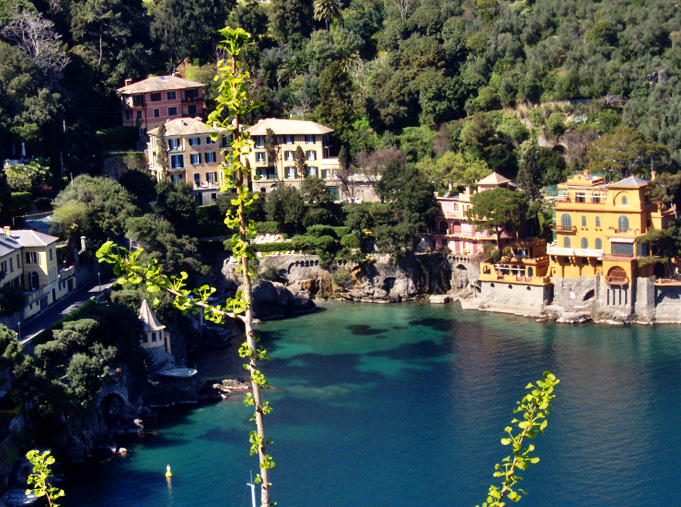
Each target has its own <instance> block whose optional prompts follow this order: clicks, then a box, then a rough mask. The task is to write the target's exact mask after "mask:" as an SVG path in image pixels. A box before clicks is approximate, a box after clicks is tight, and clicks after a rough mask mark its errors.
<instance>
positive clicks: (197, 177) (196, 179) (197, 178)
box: [194, 173, 201, 188]
mask: <svg viewBox="0 0 681 507" xmlns="http://www.w3.org/2000/svg"><path fill="white" fill-rule="evenodd" d="M200 186H201V174H199V173H194V188H198V187H200Z"/></svg>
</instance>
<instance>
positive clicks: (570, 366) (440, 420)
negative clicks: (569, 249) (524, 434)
mask: <svg viewBox="0 0 681 507" xmlns="http://www.w3.org/2000/svg"><path fill="white" fill-rule="evenodd" d="M324 306H325V307H326V311H322V312H319V313H316V314H312V315H307V316H303V317H298V318H296V319H291V320H284V321H278V322H270V323H266V324H264V325H262V326H261V327H260V332H261V335H262V342H263V343H264V344H265V346H266V347H267V348H268V350H269V351H270V354H271V356H272V357H273V360H272V361H271V362H269V363H268V364H267V366H266V373H267V375H268V377H269V379H270V382H271V383H272V385H273V386H274V387H275V388H274V389H272V390H271V391H269V392H267V398H268V399H269V400H270V401H271V403H272V405H273V406H274V408H275V413H274V414H273V415H272V416H271V417H269V418H268V420H267V425H268V433H269V436H271V437H272V438H273V440H274V445H273V446H271V447H270V449H269V450H270V452H271V454H272V456H273V458H274V460H275V461H276V463H277V466H276V468H275V469H274V471H273V473H272V482H273V487H272V494H273V499H274V500H275V501H277V502H278V505H280V506H296V507H303V506H332V507H335V506H339V507H340V506H364V505H371V506H386V507H387V506H414V507H416V506H444V505H452V506H474V505H476V504H480V503H481V502H482V501H484V500H485V498H486V491H487V488H488V487H489V484H491V483H492V481H494V479H493V477H492V472H493V466H494V464H495V463H496V462H498V461H500V460H501V459H502V458H503V457H504V456H506V454H505V452H506V450H507V448H504V447H502V446H501V445H500V443H499V440H500V438H502V437H503V436H504V435H503V428H504V427H505V426H507V425H508V423H509V422H510V420H511V419H512V417H513V413H512V410H513V407H514V406H515V402H516V401H517V400H519V399H520V398H521V397H522V395H523V388H524V386H525V385H526V384H527V383H528V382H531V381H535V380H537V379H538V378H540V376H541V373H542V371H544V370H550V371H552V372H554V373H555V374H556V375H557V376H558V377H559V378H560V379H561V384H560V385H559V386H558V388H557V396H558V397H557V399H556V402H555V407H554V409H553V411H552V412H551V415H550V417H549V426H548V428H547V430H546V432H547V435H546V437H543V438H539V439H537V440H536V441H535V442H534V443H535V445H536V447H537V455H538V456H540V458H541V461H540V463H539V464H537V465H534V466H531V467H530V469H529V470H527V471H526V472H524V473H523V474H522V475H523V476H524V477H525V480H524V481H523V484H522V487H524V488H525V489H527V490H528V492H529V495H528V497H526V498H524V499H523V500H522V504H523V505H528V506H530V505H531V506H535V507H540V506H541V507H543V506H547V507H548V506H552V507H553V506H593V507H601V506H602V507H606V506H607V507H612V506H619V507H626V506H632V507H633V506H636V507H641V506H663V505H664V506H667V505H678V504H679V501H678V492H677V491H678V486H679V485H680V484H681V480H680V479H679V473H678V471H677V470H676V464H677V463H679V461H680V458H681V443H680V442H681V439H679V438H678V436H677V432H678V431H679V429H681V403H680V402H681V340H679V328H678V327H672V326H670V327H655V328H653V327H630V328H607V327H599V326H593V325H583V326H564V325H557V324H555V323H537V322H534V321H531V320H527V319H522V318H516V317H511V316H499V315H493V314H484V313H478V312H463V311H461V310H460V309H458V307H455V306H451V305H448V306H432V307H431V306H429V305H428V304H419V303H409V304H400V305H380V306H378V305H360V304H351V303H326V304H324ZM211 359H212V362H211V363H210V364H211V368H213V369H215V368H218V369H219V365H220V361H217V366H216V360H215V356H213V357H212V358H211ZM232 363H233V360H228V359H225V362H224V364H225V365H227V364H232ZM226 367H227V366H225V368H226ZM211 373H215V372H211ZM248 418H249V412H248V410H247V409H246V408H245V407H244V406H243V404H242V403H240V402H238V401H234V400H232V401H227V402H222V403H219V404H217V405H211V406H206V407H203V408H198V409H194V410H176V411H170V412H168V413H165V414H164V416H163V417H162V423H160V424H159V425H158V427H157V428H155V430H156V433H155V434H154V435H148V436H146V437H144V438H143V439H142V440H138V441H136V442H135V443H134V444H129V445H128V447H129V448H130V451H131V452H130V455H129V457H128V458H125V459H115V460H110V461H107V462H105V463H97V464H86V465H83V466H79V467H76V468H74V469H73V470H71V471H70V473H69V478H68V481H67V483H66V484H65V488H66V490H67V497H66V500H65V501H64V502H63V505H64V507H69V506H84V505H93V506H95V505H96V506H121V505H125V506H131V507H136V506H140V507H141V506H144V507H151V506H164V507H168V506H218V505H220V506H229V507H233V506H241V505H250V498H249V497H248V496H247V495H248V494H249V493H248V492H247V491H246V488H245V483H246V482H247V479H248V475H249V471H250V470H254V471H256V468H257V461H256V459H254V458H253V457H249V456H248V447H249V445H248V441H247V436H248V431H250V429H251V426H250V423H249V422H248ZM167 463H170V464H171V465H172V469H173V477H172V479H171V481H169V482H168V481H166V479H165V477H164V472H165V466H166V464H167ZM245 495H246V496H245Z"/></svg>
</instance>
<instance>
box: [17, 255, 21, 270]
mask: <svg viewBox="0 0 681 507" xmlns="http://www.w3.org/2000/svg"><path fill="white" fill-rule="evenodd" d="M17 267H18V268H20V267H21V255H20V254H17Z"/></svg>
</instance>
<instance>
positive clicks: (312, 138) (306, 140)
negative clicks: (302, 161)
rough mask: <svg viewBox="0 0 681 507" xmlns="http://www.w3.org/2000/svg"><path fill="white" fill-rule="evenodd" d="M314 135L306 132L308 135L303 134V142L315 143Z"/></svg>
mask: <svg viewBox="0 0 681 507" xmlns="http://www.w3.org/2000/svg"><path fill="white" fill-rule="evenodd" d="M315 137H316V136H313V135H309V134H308V135H306V136H305V142H306V143H307V144H314V143H315Z"/></svg>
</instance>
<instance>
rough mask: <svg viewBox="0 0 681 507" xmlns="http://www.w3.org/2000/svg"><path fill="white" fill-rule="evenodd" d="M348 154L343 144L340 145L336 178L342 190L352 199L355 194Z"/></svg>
mask: <svg viewBox="0 0 681 507" xmlns="http://www.w3.org/2000/svg"><path fill="white" fill-rule="evenodd" d="M350 162H351V160H350V155H349V154H348V149H347V148H346V147H345V145H342V146H341V148H340V151H339V152H338V179H339V180H340V182H341V186H342V187H343V192H344V193H345V194H346V195H348V196H349V197H350V199H353V198H354V196H355V190H354V185H353V181H352V176H353V174H354V173H353V170H352V166H351V165H350Z"/></svg>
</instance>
